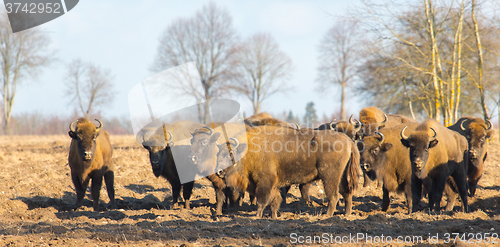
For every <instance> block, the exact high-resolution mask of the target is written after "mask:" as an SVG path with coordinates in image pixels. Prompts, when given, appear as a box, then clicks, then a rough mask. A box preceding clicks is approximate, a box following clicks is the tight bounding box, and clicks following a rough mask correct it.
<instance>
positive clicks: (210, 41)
mask: <svg viewBox="0 0 500 247" xmlns="http://www.w3.org/2000/svg"><path fill="white" fill-rule="evenodd" d="M235 40H236V32H235V30H234V28H233V26H232V18H231V16H230V15H229V13H228V12H227V11H226V10H223V9H220V8H218V7H217V6H216V5H215V4H214V3H212V2H211V3H209V4H208V5H205V6H203V7H202V9H201V10H199V11H198V12H197V13H196V15H195V16H193V17H191V18H180V19H178V20H176V21H174V22H173V23H172V24H170V25H169V26H168V27H167V28H166V29H165V31H164V32H163V34H162V35H161V37H160V40H159V41H160V44H159V45H158V52H157V55H156V58H155V61H154V63H153V66H152V68H151V70H152V71H153V72H161V71H163V70H165V69H168V68H171V67H175V66H178V65H181V64H184V63H188V62H192V61H194V62H196V66H197V68H198V72H199V74H200V77H201V83H202V86H203V91H202V92H201V93H200V92H199V90H196V87H193V85H190V82H174V83H170V84H169V85H166V86H167V88H169V89H175V90H178V91H180V93H183V94H188V95H191V96H192V97H194V98H195V99H196V101H197V102H198V103H201V102H203V101H206V104H205V108H204V109H200V120H201V121H203V122H206V121H208V116H209V111H208V110H209V108H208V107H209V103H210V101H211V99H213V98H216V97H219V96H221V95H223V94H224V93H226V92H227V87H225V86H226V83H227V81H228V80H229V79H230V77H231V75H232V67H231V63H230V62H229V61H230V58H231V56H232V55H233V53H234V51H233V49H232V47H233V45H234V42H235ZM167 83H168V82H167Z"/></svg>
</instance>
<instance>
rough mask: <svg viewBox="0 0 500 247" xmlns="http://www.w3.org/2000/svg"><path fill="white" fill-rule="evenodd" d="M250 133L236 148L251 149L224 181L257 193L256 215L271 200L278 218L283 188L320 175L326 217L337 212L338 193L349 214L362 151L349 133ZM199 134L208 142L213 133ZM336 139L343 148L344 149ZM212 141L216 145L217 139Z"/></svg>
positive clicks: (276, 129) (278, 129)
mask: <svg viewBox="0 0 500 247" xmlns="http://www.w3.org/2000/svg"><path fill="white" fill-rule="evenodd" d="M246 135H247V138H248V141H249V142H248V144H240V145H242V146H243V147H245V146H247V148H241V149H236V152H242V150H248V151H247V153H246V155H245V156H244V157H243V158H242V159H241V160H240V161H239V162H238V163H237V164H236V165H234V166H231V167H229V168H228V169H226V171H225V172H226V175H225V180H226V184H227V186H229V187H232V188H234V189H235V190H237V191H240V192H243V191H248V192H249V193H250V194H254V195H256V197H257V205H258V209H257V217H262V214H263V210H264V208H265V207H266V206H267V205H269V204H270V207H271V216H272V218H276V217H277V213H278V210H279V206H280V204H281V200H282V197H281V195H280V193H279V188H281V187H284V186H288V185H292V184H305V183H309V182H311V181H314V180H316V179H322V180H323V185H324V188H325V193H326V195H327V197H328V201H329V206H328V212H327V215H328V216H332V215H333V213H334V211H335V207H336V205H337V201H338V193H339V192H340V193H341V194H342V195H343V196H344V198H345V200H346V211H345V212H346V214H350V212H351V207H352V194H353V192H354V189H355V186H356V184H357V179H358V171H359V168H358V166H359V163H358V162H359V152H358V150H357V148H356V147H355V145H354V142H353V141H352V140H350V139H349V137H347V136H346V135H344V134H341V133H335V134H333V135H332V134H323V133H321V131H313V130H311V131H307V133H306V132H303V131H300V132H299V131H298V130H295V129H291V128H284V127H276V126H258V127H253V128H250V129H249V130H248V131H247V133H246ZM194 138H196V139H197V140H198V141H205V140H207V139H211V138H212V137H211V136H207V135H199V136H194V137H193V139H194ZM335 143H337V144H340V143H341V144H342V145H343V146H342V147H341V148H339V146H334V145H335ZM277 144H280V145H282V149H281V150H274V148H276V147H277V146H278V145H277ZM209 145H211V146H215V144H214V143H213V142H210V144H209ZM272 145H274V146H272ZM295 148H296V149H295ZM336 148H337V149H338V150H336ZM269 149H273V150H269ZM200 155H201V156H200V159H210V160H216V158H215V157H214V156H213V152H205V153H204V152H201V153H200ZM216 162H218V163H219V164H224V163H228V162H229V164H230V165H232V163H231V159H230V157H228V156H227V155H225V157H221V156H219V159H218V161H216ZM224 166H225V165H224Z"/></svg>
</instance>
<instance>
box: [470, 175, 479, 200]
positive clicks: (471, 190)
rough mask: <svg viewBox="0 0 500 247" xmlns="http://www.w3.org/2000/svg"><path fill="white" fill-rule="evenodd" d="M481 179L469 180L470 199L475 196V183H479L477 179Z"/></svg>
mask: <svg viewBox="0 0 500 247" xmlns="http://www.w3.org/2000/svg"><path fill="white" fill-rule="evenodd" d="M480 178H481V177H479V178H477V179H470V180H469V182H468V183H469V196H470V197H473V196H474V195H475V194H476V187H477V183H478V182H479V179H480Z"/></svg>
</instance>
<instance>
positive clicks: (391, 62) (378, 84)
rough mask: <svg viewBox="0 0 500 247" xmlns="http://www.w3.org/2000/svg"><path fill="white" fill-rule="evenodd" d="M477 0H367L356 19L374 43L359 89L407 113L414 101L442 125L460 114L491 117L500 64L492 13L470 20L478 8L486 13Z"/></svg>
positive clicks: (417, 108) (415, 107)
mask: <svg viewBox="0 0 500 247" xmlns="http://www.w3.org/2000/svg"><path fill="white" fill-rule="evenodd" d="M474 2H475V1H474ZM474 2H472V4H471V2H470V1H464V0H460V1H454V0H450V1H435V0H424V1H421V2H419V3H409V2H407V3H404V4H401V5H399V6H400V8H398V9H397V10H395V9H394V6H395V5H397V3H396V2H394V1H389V2H387V3H386V4H374V3H370V2H368V1H364V7H365V9H364V11H362V12H361V13H360V12H357V13H355V16H356V17H359V19H362V20H363V22H362V23H363V25H362V26H363V27H364V28H366V31H365V35H366V36H369V38H370V40H372V41H373V43H372V44H371V45H370V47H367V49H366V50H367V51H370V52H365V56H366V57H367V58H368V59H367V62H366V63H365V64H364V66H363V73H362V76H361V77H362V81H363V86H362V87H361V90H362V91H363V92H364V93H367V94H370V95H371V96H372V99H373V103H375V104H377V105H379V106H380V107H382V108H385V109H387V110H389V109H392V110H394V109H396V110H399V111H402V112H408V111H409V110H408V108H409V106H412V108H413V111H414V112H417V113H420V115H423V117H431V118H436V119H437V120H441V119H442V120H443V124H445V125H451V124H453V123H454V121H456V119H457V118H458V117H459V113H460V114H462V115H474V114H476V113H478V112H483V116H487V108H486V106H487V105H488V103H487V102H486V100H487V99H488V95H489V94H491V93H490V92H494V90H491V89H493V88H494V87H495V86H494V84H495V83H494V82H493V80H492V78H494V75H495V74H496V73H497V72H496V71H498V69H499V67H498V62H497V61H498V52H497V51H498V46H499V45H498V42H497V41H496V40H498V37H499V33H498V32H495V30H498V26H495V25H492V24H488V23H487V20H488V17H487V16H482V17H483V18H482V19H479V18H477V19H476V18H473V14H474V11H473V9H474V8H478V11H477V12H478V13H481V11H479V7H480V5H477V4H474ZM484 8H486V7H484ZM469 10H470V11H469ZM479 32H480V33H481V39H479ZM479 51H481V52H484V53H483V54H481V52H479ZM483 74H484V75H488V76H483ZM478 89H479V90H478ZM488 89H490V90H488ZM494 94H495V98H496V97H497V93H496V92H495V93H494ZM408 102H410V103H409V104H408ZM485 112H486V114H485Z"/></svg>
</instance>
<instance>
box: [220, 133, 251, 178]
mask: <svg viewBox="0 0 500 247" xmlns="http://www.w3.org/2000/svg"><path fill="white" fill-rule="evenodd" d="M222 145H226V146H227V148H225V147H221V146H220V145H219V153H217V168H216V171H217V175H219V176H220V177H222V178H223V177H225V175H226V171H225V170H222V169H221V168H222V167H232V166H233V164H234V165H235V163H236V160H240V159H241V156H242V154H243V153H244V152H245V150H246V148H247V144H245V143H242V144H240V143H239V141H238V140H237V139H235V138H229V141H228V142H226V143H224V144H222ZM219 167H221V168H219Z"/></svg>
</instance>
